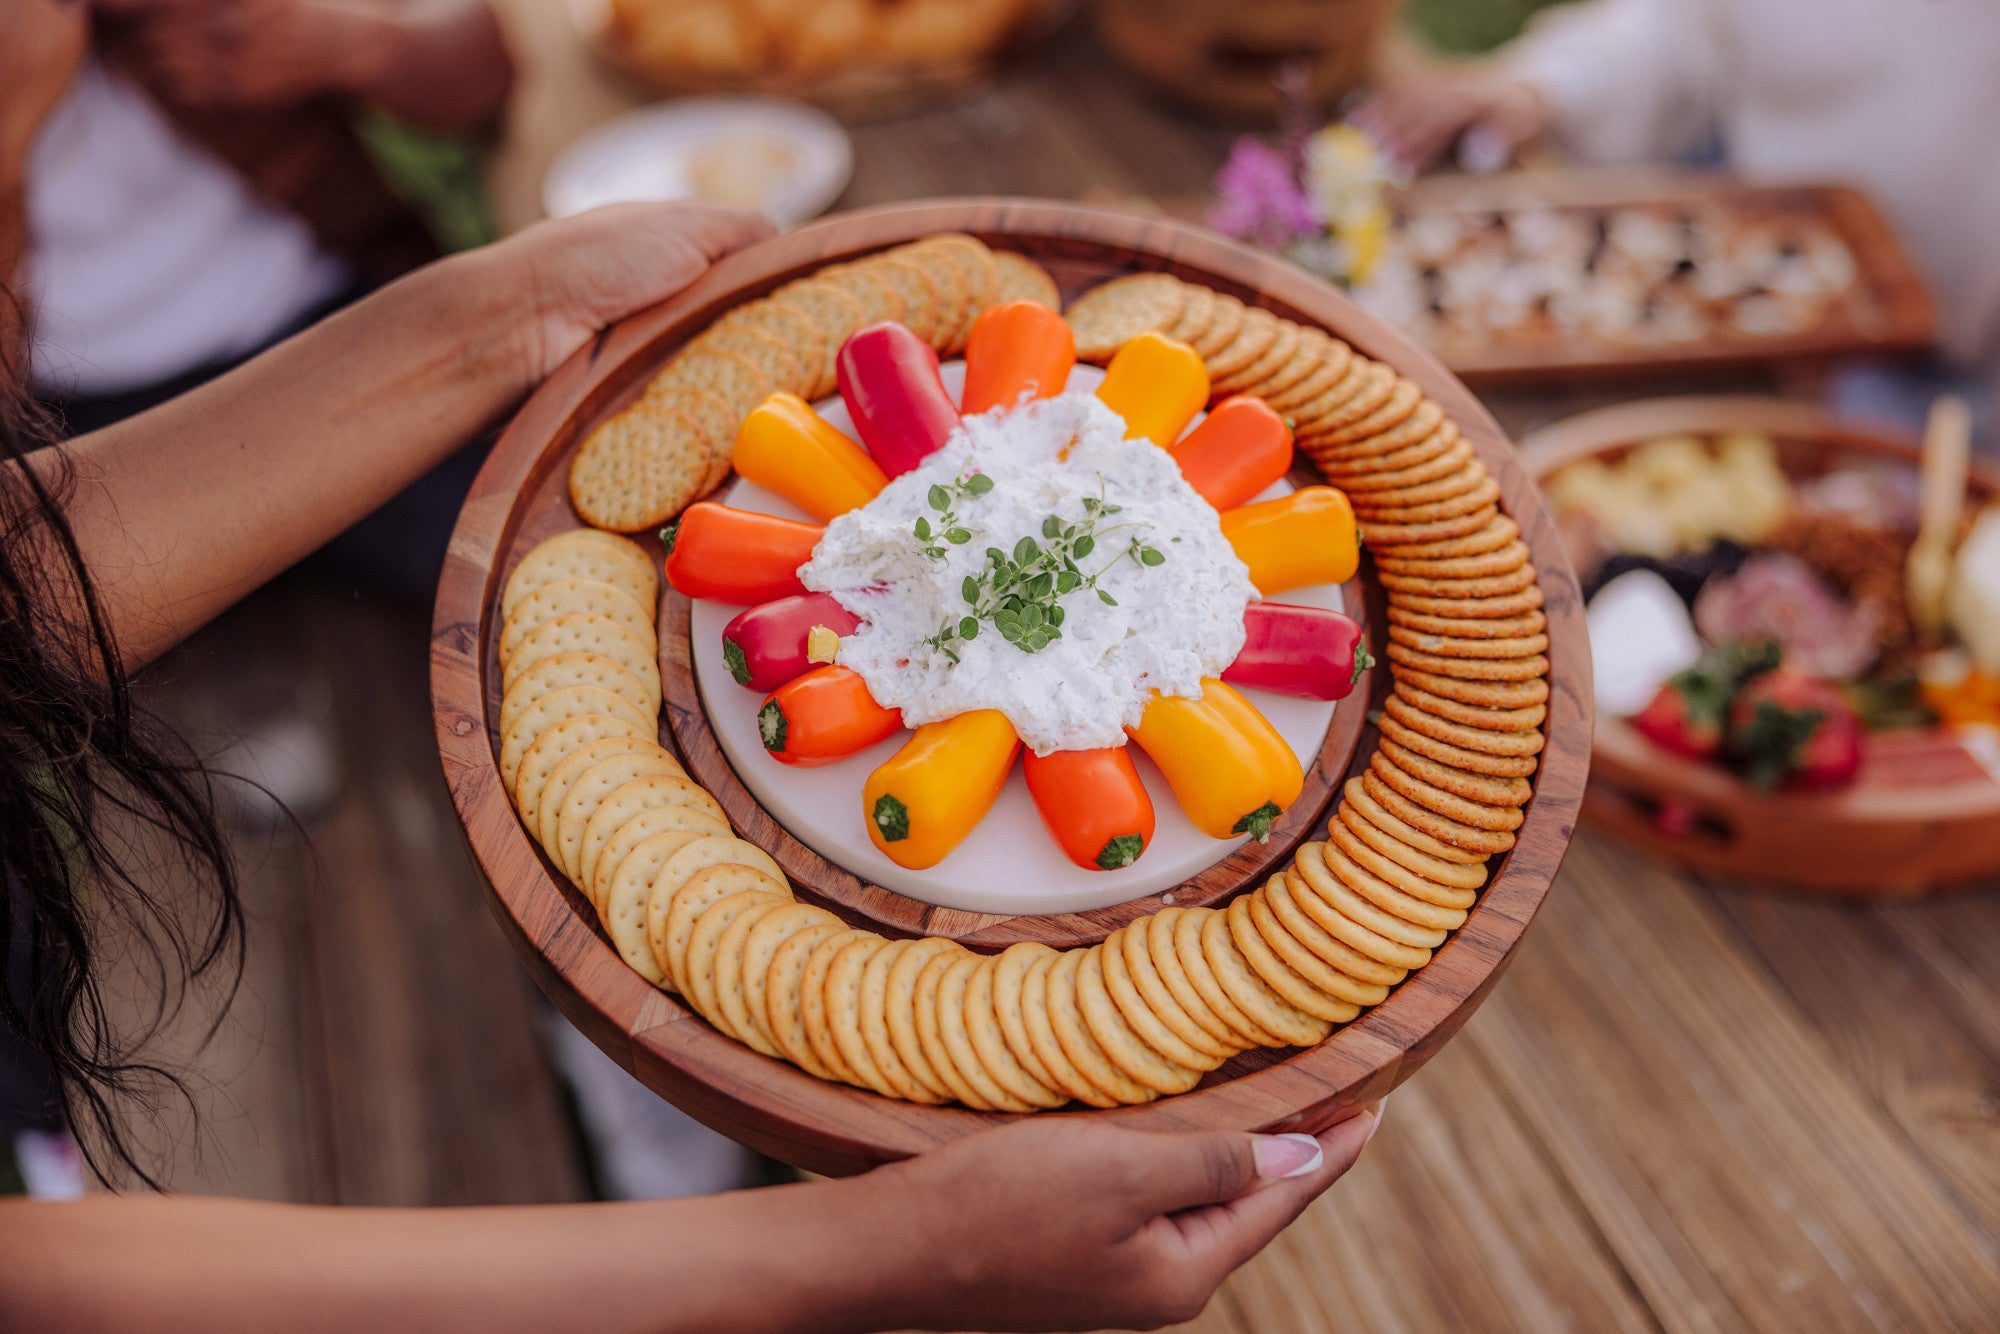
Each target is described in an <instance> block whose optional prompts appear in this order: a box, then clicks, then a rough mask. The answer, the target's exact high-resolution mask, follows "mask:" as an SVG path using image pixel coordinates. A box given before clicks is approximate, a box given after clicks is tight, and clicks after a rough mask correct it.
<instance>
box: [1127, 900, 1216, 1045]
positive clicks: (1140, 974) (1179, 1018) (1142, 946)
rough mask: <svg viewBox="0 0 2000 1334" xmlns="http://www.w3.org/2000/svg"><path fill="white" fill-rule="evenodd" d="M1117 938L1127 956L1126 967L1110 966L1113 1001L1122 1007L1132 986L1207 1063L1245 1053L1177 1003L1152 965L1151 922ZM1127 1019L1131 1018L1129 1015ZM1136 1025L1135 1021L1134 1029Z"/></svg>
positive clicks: (1136, 923) (1144, 921)
mask: <svg viewBox="0 0 2000 1334" xmlns="http://www.w3.org/2000/svg"><path fill="white" fill-rule="evenodd" d="M1156 915H1157V914H1156ZM1118 934H1119V937H1120V944H1121V948H1120V950H1119V953H1120V954H1122V955H1124V966H1123V967H1122V968H1118V969H1115V970H1114V969H1112V968H1110V967H1108V966H1107V968H1106V969H1105V975H1104V976H1105V981H1106V983H1107V984H1109V985H1110V986H1111V988H1112V990H1111V998H1112V999H1113V1000H1116V1001H1119V1003H1120V1004H1121V1005H1122V1004H1124V1001H1123V1000H1121V999H1120V993H1121V991H1122V989H1123V986H1124V985H1125V984H1129V985H1131V986H1132V987H1133V988H1135V989H1136V990H1137V992H1138V995H1139V999H1140V1001H1141V1002H1142V1003H1143V1004H1144V1005H1145V1007H1146V1009H1147V1010H1148V1011H1149V1012H1150V1013H1151V1014H1152V1015H1153V1016H1154V1017H1155V1018H1156V1019H1158V1020H1159V1021H1160V1022H1161V1023H1162V1024H1164V1025H1165V1026H1166V1027H1167V1029H1168V1030H1169V1031H1171V1032H1172V1033H1173V1035H1174V1036H1175V1037H1176V1038H1179V1039H1180V1041H1181V1042H1182V1043H1183V1044H1184V1045H1185V1046H1186V1048H1187V1049H1188V1050H1190V1051H1194V1052H1197V1053H1199V1054H1200V1055H1201V1056H1202V1057H1203V1058H1204V1059H1207V1060H1210V1061H1214V1062H1215V1063H1216V1064H1218V1065H1219V1064H1221V1063H1222V1062H1223V1061H1226V1060H1228V1059H1229V1058H1230V1057H1231V1056H1234V1055H1235V1054H1236V1053H1237V1052H1239V1051H1241V1050H1242V1048H1241V1047H1239V1046H1237V1045H1236V1044H1235V1043H1234V1042H1232V1041H1230V1040H1229V1039H1228V1038H1227V1037H1226V1036H1224V1037H1218V1036H1217V1035H1216V1034H1214V1033H1211V1032H1209V1031H1208V1030H1207V1029H1206V1028H1203V1027H1202V1026H1201V1025H1200V1024H1198V1023H1196V1022H1195V1019H1194V1017H1193V1016H1192V1015H1190V1014H1189V1013H1188V1012H1187V1008H1186V1007H1185V1006H1183V1005H1182V1004H1181V1003H1180V1001H1179V1000H1177V999H1175V997H1174V993H1173V992H1172V991H1171V990H1169V989H1168V987H1167V984H1166V982H1165V980H1164V979H1162V978H1161V976H1160V970H1159V969H1158V968H1157V967H1155V966H1154V964H1153V951H1152V945H1151V940H1150V938H1151V934H1152V919H1151V918H1147V919H1144V920H1142V921H1138V922H1134V923H1132V924H1131V925H1130V926H1128V927H1126V928H1124V929H1123V930H1122V931H1120V932H1119V933H1118ZM1120 977H1122V978H1123V979H1124V981H1123V982H1122V983H1121V982H1119V980H1118V979H1119V978H1120ZM1125 1017H1126V1018H1127V1019H1131V1018H1132V1016H1131V1015H1130V1014H1127V1015H1126V1016H1125ZM1136 1023H1137V1021H1136V1020H1134V1024H1135V1025H1136ZM1161 1051H1162V1054H1163V1055H1166V1056H1169V1057H1173V1056H1175V1053H1174V1052H1172V1051H1167V1050H1166V1049H1165V1048H1162V1049H1161ZM1182 1064H1183V1065H1189V1064H1193V1062H1189V1061H1183V1062H1182Z"/></svg>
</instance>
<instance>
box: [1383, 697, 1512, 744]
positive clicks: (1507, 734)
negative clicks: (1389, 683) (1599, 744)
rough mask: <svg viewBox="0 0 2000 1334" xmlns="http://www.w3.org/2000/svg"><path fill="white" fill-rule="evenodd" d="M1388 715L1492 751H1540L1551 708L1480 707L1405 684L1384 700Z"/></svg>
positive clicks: (1447, 738) (1440, 737)
mask: <svg viewBox="0 0 2000 1334" xmlns="http://www.w3.org/2000/svg"><path fill="white" fill-rule="evenodd" d="M1382 711H1383V714H1384V715H1385V716H1386V717H1390V718H1394V719H1395V720H1396V721H1398V722H1400V723H1402V724H1404V725H1405V726H1407V727H1411V728H1414V729H1415V730H1417V731H1419V732H1422V733H1423V734H1424V735H1425V736H1430V737H1436V738H1437V739H1438V740H1440V741H1443V742H1446V743H1448V744H1450V745H1453V746H1459V747H1463V748H1464V749H1466V750H1477V751H1482V752H1484V753H1485V754H1488V755H1507V756H1522V755H1539V754H1541V752H1542V747H1543V745H1544V744H1545V742H1544V739H1543V737H1542V734H1541V732H1540V731H1539V730H1538V729H1539V728H1540V726H1541V722H1542V717H1543V715H1545V714H1546V713H1547V712H1548V710H1547V709H1546V708H1544V707H1542V706H1540V705H1537V706H1535V707H1534V708H1530V709H1520V710H1500V709H1478V708H1471V707H1468V706H1466V705H1462V704H1455V703H1453V702H1452V701H1451V700H1447V699H1441V698H1439V697H1437V696H1435V695H1427V694H1425V693H1424V692H1423V691H1421V690H1415V689H1408V688H1405V687H1403V686H1401V685H1398V686H1397V688H1396V689H1395V690H1394V691H1393V692H1391V693H1390V695H1389V696H1388V698H1386V699H1385V700H1383V701H1382Z"/></svg>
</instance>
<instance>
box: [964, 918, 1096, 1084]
mask: <svg viewBox="0 0 2000 1334" xmlns="http://www.w3.org/2000/svg"><path fill="white" fill-rule="evenodd" d="M999 965H1000V960H999V958H998V957H997V956H992V955H988V956H986V957H984V958H982V959H981V960H980V961H979V966H978V967H977V968H974V969H973V970H972V972H971V973H970V974H969V975H968V976H967V977H966V980H965V1035H966V1037H967V1038H968V1039H969V1040H970V1041H971V1043H972V1054H973V1056H975V1057H976V1058H977V1059H978V1061H979V1064H980V1065H981V1066H982V1067H984V1068H985V1070H986V1074H987V1077H988V1078H990V1079H991V1080H992V1081H993V1082H994V1083H996V1084H998V1085H999V1086H1000V1087H1001V1088H1002V1089H1003V1090H1005V1091H1006V1092H1007V1093H1009V1094H1010V1095H1012V1096H1013V1097H1014V1098H1016V1099H1018V1100H1019V1101H1020V1102H1022V1103H1025V1104H1027V1105H1028V1106H1030V1107H1060V1106H1062V1105H1063V1104H1064V1103H1066V1102H1068V1101H1069V1095H1068V1094H1066V1093H1062V1092H1060V1091H1058V1090H1057V1089H1055V1088H1053V1087H1051V1086H1050V1085H1049V1084H1047V1083H1046V1082H1044V1081H1043V1080H1040V1079H1037V1078H1036V1077H1035V1075H1034V1073H1033V1072H1032V1071H1030V1070H1029V1069H1028V1068H1027V1067H1026V1066H1025V1065H1023V1064H1021V1062H1020V1060H1019V1059H1017V1058H1016V1057H1015V1055H1014V1053H1013V1051H1012V1049H1011V1048H1009V1047H1008V1045H1007V1039H1006V1035H1005V1034H1004V1033H1002V1032H1001V1030H1000V1016H999V1013H998V1006H997V1003H996V1001H995V999H994V991H993V980H994V973H995V972H996V971H997V969H998V968H999ZM946 1037H947V1039H948V1038H949V1037H950V1029H949V1028H948V1027H947V1029H946Z"/></svg>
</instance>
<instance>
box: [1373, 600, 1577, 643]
mask: <svg viewBox="0 0 2000 1334" xmlns="http://www.w3.org/2000/svg"><path fill="white" fill-rule="evenodd" d="M1388 620H1389V624H1390V625H1392V626H1401V627H1402V628H1404V629H1407V630H1412V631H1415V632H1416V633H1418V634H1421V635H1427V636H1431V637H1433V638H1442V639H1525V638H1527V637H1529V636H1531V635H1539V634H1542V633H1543V632H1544V631H1546V630H1547V629H1548V628H1549V618H1548V617H1547V616H1545V615H1544V614H1543V613H1541V612H1540V611H1529V612H1524V613H1522V614H1521V615H1519V616H1485V617H1480V616H1465V617H1459V616H1432V615H1430V614H1428V613H1426V612H1421V611H1411V610H1410V609H1409V608H1408V607H1406V606H1404V605H1403V604H1402V603H1401V602H1400V601H1398V602H1392V603H1390V604H1389V606H1388Z"/></svg>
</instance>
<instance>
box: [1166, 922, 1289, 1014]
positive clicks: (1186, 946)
mask: <svg viewBox="0 0 2000 1334" xmlns="http://www.w3.org/2000/svg"><path fill="white" fill-rule="evenodd" d="M1175 913H1176V915H1175V918H1174V956H1173V957H1174V959H1175V961H1176V962H1177V963H1178V965H1179V967H1180V969H1181V971H1182V972H1183V973H1185V974H1186V975H1187V979H1188V981H1189V982H1190V983H1191V984H1192V985H1193V987H1194V990H1195V993H1196V994H1197V995H1198V996H1199V997H1200V998H1201V1003H1202V1004H1203V1005H1204V1006H1206V1007H1207V1008H1208V1009H1209V1010H1210V1011H1211V1012H1212V1013H1213V1014H1215V1016H1216V1017H1217V1018H1219V1019H1221V1020H1222V1021H1223V1023H1225V1024H1227V1025H1228V1026H1229V1028H1230V1030H1231V1031H1232V1032H1234V1033H1236V1034H1237V1035H1238V1036H1237V1039H1236V1040H1237V1041H1239V1042H1241V1043H1242V1044H1243V1045H1244V1046H1246V1047H1283V1046H1286V1045H1287V1044H1286V1042H1285V1040H1284V1039H1283V1038H1281V1037H1279V1036H1278V1035H1277V1034H1276V1033H1273V1032H1272V1031H1271V1030H1270V1029H1268V1028H1265V1027H1264V1026H1263V1025H1261V1024H1259V1023H1258V1022H1257V1021H1256V1020H1254V1019H1252V1018H1251V1017H1250V1016H1249V1015H1248V1014H1246V1013H1244V1011H1243V1008H1242V1007H1241V1006H1239V1005H1238V1004H1237V1003H1236V1002H1235V1000H1234V999H1233V998H1232V997H1231V996H1230V995H1229V993H1228V992H1226V991H1224V990H1223V989H1222V984H1221V983H1219V982H1217V981H1216V980H1215V973H1214V971H1213V970H1212V969H1210V967H1209V966H1208V960H1207V957H1206V956H1205V955H1204V954H1203V953H1202V948H1201V930H1202V923H1203V922H1204V921H1205V920H1206V919H1207V917H1208V916H1213V915H1214V910H1213V909H1210V908H1187V909H1176V910H1175ZM1154 961H1155V962H1156V963H1158V964H1159V965H1160V968H1161V971H1162V972H1165V970H1166V963H1165V961H1164V960H1162V959H1160V958H1159V956H1158V955H1155V956H1154ZM1176 994H1178V993H1176Z"/></svg>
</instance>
